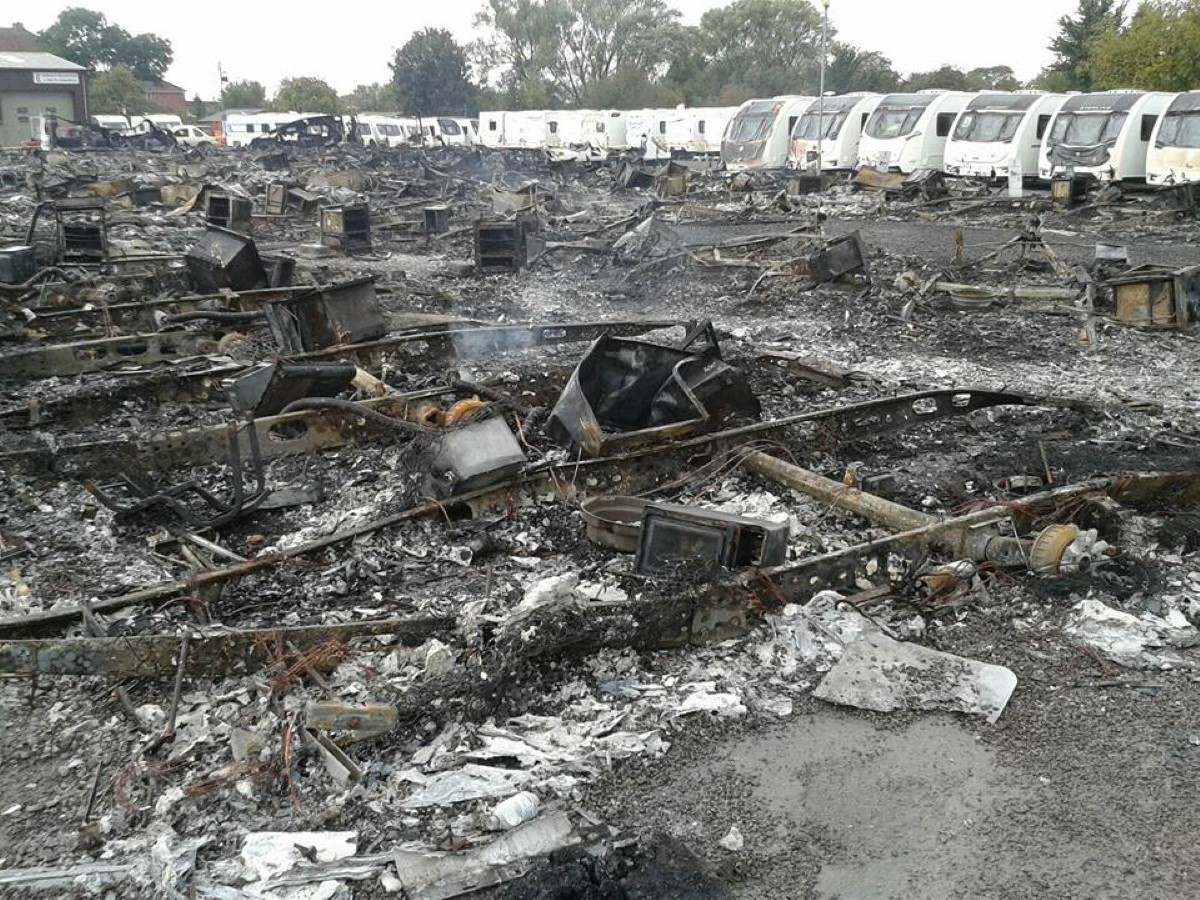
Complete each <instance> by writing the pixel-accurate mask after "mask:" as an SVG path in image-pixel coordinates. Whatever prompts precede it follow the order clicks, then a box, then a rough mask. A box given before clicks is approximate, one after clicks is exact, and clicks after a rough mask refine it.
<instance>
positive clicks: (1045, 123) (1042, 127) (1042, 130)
mask: <svg viewBox="0 0 1200 900" xmlns="http://www.w3.org/2000/svg"><path fill="white" fill-rule="evenodd" d="M1049 125H1050V114H1049V113H1047V114H1046V115H1043V116H1038V127H1037V137H1038V140H1039V141H1040V140H1041V139H1042V138H1044V137H1045V136H1046V129H1047V128H1048V127H1049Z"/></svg>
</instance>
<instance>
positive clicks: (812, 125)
mask: <svg viewBox="0 0 1200 900" xmlns="http://www.w3.org/2000/svg"><path fill="white" fill-rule="evenodd" d="M821 118H822V116H821V114H820V111H819V110H818V111H817V112H807V113H805V114H804V115H802V116H801V117H800V121H799V122H797V123H796V128H795V130H794V131H793V132H792V137H794V138H796V139H798V140H804V141H815V140H816V139H817V132H818V131H820V129H821ZM824 119H825V134H824V138H825V139H826V140H831V139H833V138H836V137H837V136H838V134H839V133H840V132H841V130H842V125H844V124H845V122H846V113H844V112H841V113H839V112H831V111H829V110H825V116H824Z"/></svg>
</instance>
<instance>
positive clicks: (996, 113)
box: [942, 91, 1067, 179]
mask: <svg viewBox="0 0 1200 900" xmlns="http://www.w3.org/2000/svg"><path fill="white" fill-rule="evenodd" d="M1066 99H1067V98H1066V96H1065V95H1063V94H1043V93H1041V92H1039V91H1013V92H1012V93H1001V92H995V91H986V92H983V93H980V94H979V95H977V96H976V97H975V99H973V100H972V101H971V102H970V103H968V104H967V108H966V109H964V110H963V111H962V112H961V113H959V114H958V120H957V121H956V122H955V123H954V131H953V133H952V134H951V135H950V140H949V142H948V143H947V144H946V155H945V160H944V162H943V164H942V171H944V172H945V173H946V174H948V175H961V176H963V177H968V178H988V179H997V178H998V179H1005V178H1008V176H1009V173H1010V172H1019V173H1020V174H1021V175H1022V176H1028V177H1030V178H1035V177H1036V176H1037V169H1038V154H1039V153H1040V152H1041V149H1042V139H1043V138H1044V137H1045V136H1046V134H1047V133H1048V132H1049V130H1050V120H1051V119H1053V118H1054V114H1055V113H1056V112H1058V110H1059V108H1060V107H1061V106H1062V105H1063V103H1064V102H1065V101H1066Z"/></svg>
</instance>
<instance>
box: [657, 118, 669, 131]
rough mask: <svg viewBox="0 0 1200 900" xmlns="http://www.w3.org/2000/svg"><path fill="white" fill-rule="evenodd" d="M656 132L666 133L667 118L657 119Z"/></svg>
mask: <svg viewBox="0 0 1200 900" xmlns="http://www.w3.org/2000/svg"><path fill="white" fill-rule="evenodd" d="M658 133H659V134H666V133H667V120H666V119H662V120H660V121H659V123H658Z"/></svg>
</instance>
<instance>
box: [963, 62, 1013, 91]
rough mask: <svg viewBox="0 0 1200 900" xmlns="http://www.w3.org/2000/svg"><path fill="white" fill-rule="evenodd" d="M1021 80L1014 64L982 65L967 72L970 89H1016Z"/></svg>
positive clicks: (968, 88) (968, 87)
mask: <svg viewBox="0 0 1200 900" xmlns="http://www.w3.org/2000/svg"><path fill="white" fill-rule="evenodd" d="M1020 88H1021V82H1020V80H1019V79H1018V78H1017V76H1016V73H1014V72H1013V70H1012V66H980V67H979V68H976V69H972V70H971V71H969V72H968V73H967V90H969V91H1016V90H1020Z"/></svg>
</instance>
